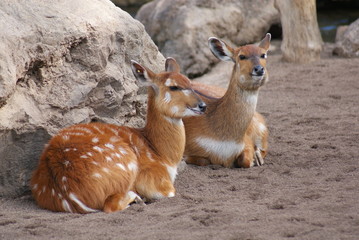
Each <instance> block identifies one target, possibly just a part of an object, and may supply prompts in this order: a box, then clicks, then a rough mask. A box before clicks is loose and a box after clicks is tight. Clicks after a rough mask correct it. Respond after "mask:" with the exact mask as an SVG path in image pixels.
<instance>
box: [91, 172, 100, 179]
mask: <svg viewBox="0 0 359 240" xmlns="http://www.w3.org/2000/svg"><path fill="white" fill-rule="evenodd" d="M92 176H94V177H95V178H102V175H101V174H99V173H94V174H92Z"/></svg>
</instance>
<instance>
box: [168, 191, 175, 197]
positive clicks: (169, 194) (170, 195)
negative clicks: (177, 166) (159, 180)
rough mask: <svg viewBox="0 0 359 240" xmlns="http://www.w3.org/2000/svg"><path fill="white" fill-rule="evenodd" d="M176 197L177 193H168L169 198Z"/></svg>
mask: <svg viewBox="0 0 359 240" xmlns="http://www.w3.org/2000/svg"><path fill="white" fill-rule="evenodd" d="M174 196H175V193H174V192H170V193H168V195H167V197H174Z"/></svg>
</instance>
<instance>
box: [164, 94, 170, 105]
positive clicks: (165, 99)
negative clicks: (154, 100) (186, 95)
mask: <svg viewBox="0 0 359 240" xmlns="http://www.w3.org/2000/svg"><path fill="white" fill-rule="evenodd" d="M163 101H164V102H165V103H169V102H171V94H170V93H169V92H166V93H165V97H164V98H163Z"/></svg>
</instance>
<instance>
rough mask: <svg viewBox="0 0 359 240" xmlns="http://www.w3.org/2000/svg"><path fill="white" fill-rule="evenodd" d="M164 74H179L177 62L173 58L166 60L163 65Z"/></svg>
mask: <svg viewBox="0 0 359 240" xmlns="http://www.w3.org/2000/svg"><path fill="white" fill-rule="evenodd" d="M165 69H166V72H176V73H179V72H180V66H179V65H178V63H177V61H176V60H175V59H174V58H171V57H169V58H166V64H165Z"/></svg>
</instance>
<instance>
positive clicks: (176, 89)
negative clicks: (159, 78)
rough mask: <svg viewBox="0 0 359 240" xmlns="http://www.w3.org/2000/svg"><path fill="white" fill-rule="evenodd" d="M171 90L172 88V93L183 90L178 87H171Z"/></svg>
mask: <svg viewBox="0 0 359 240" xmlns="http://www.w3.org/2000/svg"><path fill="white" fill-rule="evenodd" d="M169 88H170V90H171V91H179V90H182V88H180V87H177V86H170V87H169Z"/></svg>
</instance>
